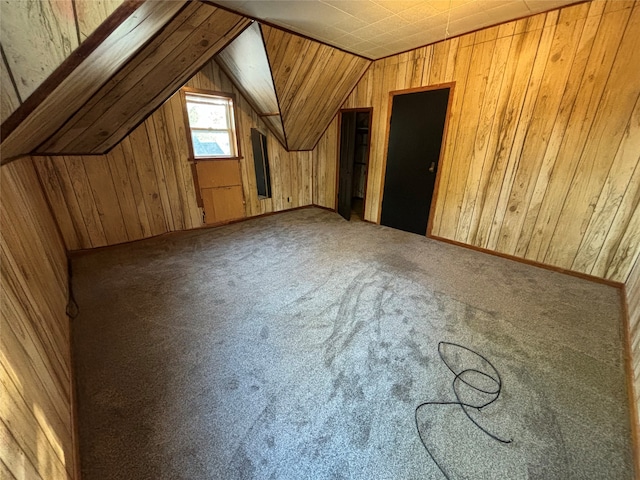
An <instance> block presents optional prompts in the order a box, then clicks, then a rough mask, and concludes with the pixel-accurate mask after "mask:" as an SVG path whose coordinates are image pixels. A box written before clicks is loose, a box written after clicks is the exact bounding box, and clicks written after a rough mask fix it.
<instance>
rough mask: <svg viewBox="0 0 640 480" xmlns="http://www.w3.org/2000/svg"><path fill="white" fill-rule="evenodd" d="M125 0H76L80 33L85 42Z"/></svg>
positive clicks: (77, 22) (81, 39)
mask: <svg viewBox="0 0 640 480" xmlns="http://www.w3.org/2000/svg"><path fill="white" fill-rule="evenodd" d="M123 1H124V0H88V1H87V0H75V7H76V9H75V14H76V24H77V29H78V35H79V36H80V41H81V42H83V41H85V40H86V39H87V37H88V36H89V35H91V34H92V33H93V32H94V31H95V30H96V29H97V28H98V27H99V26H100V24H101V23H102V22H104V21H105V20H106V19H107V17H108V16H109V15H111V14H112V13H113V12H114V11H115V9H116V8H118V7H119V6H120V5H121V4H122V2H123Z"/></svg>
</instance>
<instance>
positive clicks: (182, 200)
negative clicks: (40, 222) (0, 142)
mask: <svg viewBox="0 0 640 480" xmlns="http://www.w3.org/2000/svg"><path fill="white" fill-rule="evenodd" d="M187 86H189V87H192V88H200V89H204V90H211V91H218V92H229V93H234V94H235V96H236V100H237V102H236V109H237V110H236V113H237V116H238V125H239V132H238V138H239V140H240V142H241V145H240V150H241V151H242V152H243V155H244V157H243V158H241V159H240V177H241V185H242V193H243V197H244V199H245V205H244V209H245V215H244V216H249V217H250V216H255V215H260V214H264V213H269V212H273V211H278V210H284V209H288V208H295V207H299V206H305V205H310V204H311V203H312V184H311V181H312V168H311V165H312V163H311V156H312V153H311V152H287V151H286V150H285V149H284V147H283V146H282V145H281V144H280V142H279V141H278V140H277V139H276V138H275V136H274V135H273V134H272V133H271V132H270V131H269V130H268V129H267V128H266V126H265V125H264V123H263V121H262V119H261V118H260V116H259V115H258V113H257V112H255V111H254V110H253V109H252V108H251V106H250V105H249V103H248V102H247V100H246V99H244V98H243V97H242V95H241V94H240V92H239V91H238V90H237V89H236V88H235V87H234V85H233V83H232V82H231V80H230V79H229V78H228V77H227V76H226V75H225V74H224V72H222V70H221V69H220V67H219V66H218V65H217V63H216V62H214V61H211V62H209V63H208V64H206V65H205V66H204V67H203V68H202V70H201V71H200V72H199V73H198V74H196V75H195V76H194V77H193V78H192V79H191V80H190V81H189V82H188V83H187ZM251 128H257V129H259V130H260V131H262V132H263V133H265V134H266V135H267V143H268V150H269V160H270V166H271V176H272V198H268V199H260V198H258V192H257V188H256V179H255V167H254V162H253V158H252V155H253V153H252V148H251ZM33 161H34V165H35V166H36V169H37V172H38V174H39V176H40V179H41V181H42V185H43V188H44V191H45V194H46V197H47V199H48V201H49V203H50V204H51V208H52V210H53V212H54V215H55V218H56V220H57V222H58V224H59V226H60V230H61V231H62V235H63V238H64V242H65V246H66V248H67V249H68V250H78V249H85V248H93V247H100V246H105V245H112V244H117V243H123V242H128V241H133V240H139V239H142V238H148V237H151V236H154V235H158V234H161V233H165V232H170V231H177V230H187V229H191V228H198V227H201V226H202V225H203V215H202V210H201V208H200V207H199V206H198V203H197V195H196V190H195V186H194V178H193V172H192V164H191V163H190V162H189V149H188V145H187V134H186V124H185V119H184V115H183V110H182V103H181V99H180V95H179V94H175V95H173V96H172V97H171V98H170V99H169V100H168V101H167V102H165V103H164V104H163V105H162V106H161V107H160V108H159V109H158V110H156V112H155V113H154V114H153V115H151V116H150V117H149V118H147V119H146V120H145V121H144V122H143V123H142V124H141V125H140V126H138V127H137V128H136V129H135V130H134V131H133V132H131V134H130V135H128V136H127V137H125V139H124V140H123V141H122V142H120V144H118V145H117V146H116V147H115V148H114V149H112V150H111V151H110V152H109V153H108V154H107V155H92V156H36V157H33Z"/></svg>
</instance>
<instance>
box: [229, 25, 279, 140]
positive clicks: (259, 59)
mask: <svg viewBox="0 0 640 480" xmlns="http://www.w3.org/2000/svg"><path fill="white" fill-rule="evenodd" d="M216 62H217V63H218V65H220V67H221V68H222V69H223V70H224V72H225V73H226V74H227V75H228V76H229V78H230V79H231V81H232V82H233V83H234V85H235V86H236V88H237V89H238V90H240V91H241V92H242V94H243V95H244V97H245V98H246V99H247V100H248V101H249V103H251V106H252V107H253V109H254V110H255V111H256V112H257V113H258V115H260V117H261V118H262V120H263V121H264V122H265V124H266V125H267V127H268V128H269V130H271V132H272V133H273V134H274V135H275V136H276V138H277V139H278V140H279V141H280V143H281V144H282V146H283V147H285V148H287V141H286V139H285V136H284V129H283V127H282V119H281V118H280V108H279V107H278V97H277V96H276V90H275V88H274V86H273V79H272V78H271V68H270V67H269V59H268V58H267V52H266V50H265V48H264V42H263V41H262V32H261V31H260V26H259V25H258V24H257V23H253V24H252V25H251V26H250V27H249V28H247V29H246V30H245V31H244V32H242V33H241V34H240V35H238V37H237V38H236V39H235V40H234V41H233V42H231V43H230V44H229V45H228V46H227V47H226V48H225V49H224V50H223V51H221V52H220V53H219V54H218V55H216Z"/></svg>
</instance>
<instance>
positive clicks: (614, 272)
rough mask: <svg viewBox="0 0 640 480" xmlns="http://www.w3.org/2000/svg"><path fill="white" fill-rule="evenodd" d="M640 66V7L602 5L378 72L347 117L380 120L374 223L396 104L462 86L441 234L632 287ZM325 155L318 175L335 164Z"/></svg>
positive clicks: (372, 186) (518, 25)
mask: <svg viewBox="0 0 640 480" xmlns="http://www.w3.org/2000/svg"><path fill="white" fill-rule="evenodd" d="M638 64H640V3H639V2H637V1H636V2H633V1H608V2H605V1H601V0H594V1H592V2H589V3H584V4H579V5H575V6H571V7H567V8H563V9H560V10H554V11H550V12H548V13H546V14H541V15H535V16H532V17H529V18H525V19H521V20H518V21H514V22H510V23H506V24H503V25H498V26H496V27H492V28H488V29H484V30H480V31H478V32H475V33H472V34H468V35H464V36H461V37H457V38H454V39H450V40H447V41H443V42H439V43H437V44H434V45H430V46H427V47H423V48H419V49H416V50H412V51H410V52H407V53H404V54H401V55H395V56H393V57H388V58H386V59H383V60H379V61H376V62H374V63H373V65H372V66H371V68H370V69H369V71H367V73H366V74H365V75H364V77H363V78H362V79H361V80H360V82H359V83H358V85H357V86H356V88H355V90H354V91H353V92H352V94H351V95H350V96H349V98H348V99H347V100H346V101H345V103H344V105H343V108H358V107H370V106H372V107H373V108H374V109H373V125H372V133H371V157H370V164H369V180H368V183H367V189H368V191H367V203H366V211H365V218H366V219H367V220H370V221H374V222H375V221H378V220H379V212H380V205H381V201H382V195H383V191H382V174H383V172H384V168H385V162H386V138H387V135H388V122H389V119H388V114H389V110H388V109H389V93H390V92H392V91H395V90H402V89H408V88H414V87H420V86H429V85H437V84H440V83H444V82H455V88H454V91H453V96H454V98H453V103H452V106H451V111H450V120H449V129H448V132H447V136H446V139H445V142H444V148H445V151H444V157H443V162H442V165H441V168H440V172H439V175H440V179H439V181H440V184H439V191H438V194H437V198H436V204H435V211H434V218H433V230H432V234H433V235H435V236H438V237H442V238H447V239H450V240H455V241H457V242H461V243H465V244H469V245H473V246H477V247H480V248H484V249H489V250H492V251H496V252H500V253H505V254H508V255H514V256H517V257H520V258H525V259H528V260H532V261H535V262H540V263H544V264H547V265H553V266H557V267H561V268H564V269H567V270H573V271H577V272H581V273H586V274H590V275H595V276H598V277H601V278H606V279H610V280H613V281H617V282H624V281H625V280H626V278H627V277H628V275H629V272H630V269H631V266H632V265H633V264H634V262H635V261H636V259H637V258H638V256H639V255H640V206H639V205H640V155H639V152H640V117H639V115H640V110H639V109H640V105H639V102H640V81H638V75H637V72H636V69H635V68H634V67H633V66H632V65H638ZM331 135H332V133H331V132H330V131H328V132H327V133H326V134H325V137H327V143H329V141H328V138H329V137H330V136H331ZM323 141H324V139H323ZM321 143H322V141H321ZM323 155H329V157H328V158H325V157H324V156H320V157H318V158H316V159H315V160H314V168H315V170H316V172H318V173H320V172H324V171H330V170H331V169H332V168H335V167H331V166H330V165H331V164H332V165H335V164H336V162H337V155H336V154H335V150H333V151H327V152H326V153H325V154H323ZM322 189H323V190H324V191H325V192H324V193H322V192H320V190H322ZM332 189H335V185H334V184H333V182H331V181H329V180H328V181H326V182H324V183H323V182H318V185H317V189H316V192H315V193H314V195H315V198H318V199H320V198H323V196H324V197H327V198H328V197H329V195H331V192H332Z"/></svg>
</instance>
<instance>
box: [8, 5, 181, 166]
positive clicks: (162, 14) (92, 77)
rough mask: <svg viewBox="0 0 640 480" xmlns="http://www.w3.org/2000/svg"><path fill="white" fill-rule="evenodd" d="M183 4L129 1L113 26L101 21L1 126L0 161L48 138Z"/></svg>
mask: <svg viewBox="0 0 640 480" xmlns="http://www.w3.org/2000/svg"><path fill="white" fill-rule="evenodd" d="M183 3H184V2H182V1H176V2H150V1H147V2H145V3H142V4H141V5H140V2H136V1H130V2H127V3H125V4H124V5H122V6H121V7H120V8H119V9H118V10H116V12H115V13H114V17H113V18H112V20H113V22H112V23H113V24H111V23H109V22H105V23H104V24H103V25H102V26H101V27H100V28H99V29H98V30H97V31H96V32H94V33H93V35H92V36H91V38H90V39H88V40H87V41H86V42H83V44H82V46H81V47H80V48H78V49H77V50H75V51H74V53H73V55H71V56H70V57H68V58H67V59H66V60H65V61H64V63H63V64H62V65H60V67H58V69H56V71H55V72H53V74H51V75H50V76H49V77H47V80H46V81H45V82H44V83H42V84H41V85H40V86H39V87H38V89H37V90H36V91H35V92H34V93H33V95H31V96H30V97H29V98H28V99H27V100H26V101H25V102H24V103H23V104H22V105H21V106H20V108H18V110H16V111H15V112H14V113H13V115H11V117H9V118H8V119H7V120H6V121H5V122H4V123H3V124H2V154H3V156H2V162H7V161H8V160H10V159H12V158H14V157H16V156H19V155H24V154H27V153H30V152H32V151H34V150H35V149H36V148H37V147H38V145H40V144H41V143H42V142H44V141H46V140H47V138H49V137H50V136H51V135H53V134H54V133H55V132H56V131H57V130H58V129H59V128H60V127H62V126H63V125H64V123H65V122H66V121H67V120H68V119H69V117H70V116H71V115H73V113H74V112H76V111H77V110H78V109H80V108H81V107H82V106H83V105H84V104H85V103H86V102H87V101H88V100H89V99H90V98H91V97H92V95H93V94H94V93H95V92H96V91H97V90H98V89H99V88H100V87H101V86H102V85H103V84H104V82H105V81H107V80H108V79H109V78H111V76H112V75H114V74H115V73H116V72H118V71H119V70H120V68H121V67H122V66H124V65H125V64H126V63H127V61H128V60H130V59H131V57H132V56H134V54H135V53H136V50H137V49H138V48H140V47H141V46H142V45H144V44H145V43H146V42H148V41H149V40H150V39H151V38H153V37H154V36H155V35H156V34H157V33H158V31H159V30H160V29H162V28H163V27H164V26H165V25H166V24H167V22H169V20H170V19H171V18H172V17H173V16H174V15H175V13H176V12H177V11H179V10H180V9H181V8H182V6H183ZM118 124H120V122H119V123H118ZM83 153H89V152H83Z"/></svg>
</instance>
